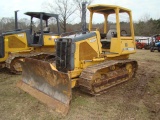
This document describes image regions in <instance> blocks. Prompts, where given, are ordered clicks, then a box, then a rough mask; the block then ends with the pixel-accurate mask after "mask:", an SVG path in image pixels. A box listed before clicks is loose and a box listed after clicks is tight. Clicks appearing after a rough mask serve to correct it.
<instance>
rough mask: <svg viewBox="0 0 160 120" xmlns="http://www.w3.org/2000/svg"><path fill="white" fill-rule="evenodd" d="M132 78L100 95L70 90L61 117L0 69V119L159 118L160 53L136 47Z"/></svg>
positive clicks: (141, 119)
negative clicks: (67, 110) (68, 109)
mask: <svg viewBox="0 0 160 120" xmlns="http://www.w3.org/2000/svg"><path fill="white" fill-rule="evenodd" d="M130 58H131V59H136V60H137V61H138V64H139V68H138V71H137V74H136V76H135V78H133V79H132V80H130V81H128V82H125V83H124V84H120V85H118V86H115V87H112V88H110V89H108V92H107V93H105V94H103V95H100V96H94V97H93V96H89V95H87V94H84V93H82V92H81V91H79V90H78V89H74V90H73V96H72V97H73V98H72V102H71V106H70V111H69V113H68V115H67V116H61V115H60V114H59V113H56V112H55V111H54V110H52V109H51V108H49V107H47V106H46V105H45V104H43V103H41V102H39V101H38V100H37V99H35V98H33V97H31V96H30V95H29V94H27V93H25V92H23V91H22V90H20V89H19V88H17V87H16V83H17V81H19V80H20V79H21V75H12V74H10V73H9V72H8V71H7V70H6V69H2V70H1V71H0V120H61V119H63V120H75V119H76V120H160V53H158V52H157V51H155V52H154V53H151V52H150V51H149V50H137V53H136V54H134V55H131V57H130Z"/></svg>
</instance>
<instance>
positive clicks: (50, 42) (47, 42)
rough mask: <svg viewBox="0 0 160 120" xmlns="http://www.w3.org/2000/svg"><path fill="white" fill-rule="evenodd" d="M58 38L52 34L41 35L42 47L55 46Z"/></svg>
mask: <svg viewBox="0 0 160 120" xmlns="http://www.w3.org/2000/svg"><path fill="white" fill-rule="evenodd" d="M56 38H59V36H58V35H54V34H43V40H44V46H55V39H56Z"/></svg>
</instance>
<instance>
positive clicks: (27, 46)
mask: <svg viewBox="0 0 160 120" xmlns="http://www.w3.org/2000/svg"><path fill="white" fill-rule="evenodd" d="M25 14H26V15H28V16H30V18H31V22H30V23H31V24H30V29H26V30H22V29H18V28H15V30H13V31H8V32H5V33H2V35H1V36H0V68H3V67H7V68H9V69H10V70H11V72H13V73H16V74H19V73H21V71H22V68H21V65H20V63H19V60H23V58H26V57H33V58H37V59H47V57H48V56H50V54H52V56H53V53H54V52H55V42H54V40H55V38H59V36H60V35H59V34H60V32H59V22H58V15H57V14H50V13H44V12H27V13H25ZM35 18H36V19H39V21H40V24H39V29H40V30H38V31H36V30H35V29H34V24H33V19H35ZM49 18H55V20H56V21H57V27H56V29H55V30H54V31H55V32H56V33H53V32H51V31H50V29H49V25H48V21H49ZM15 21H16V22H17V19H16V20H15ZM44 23H45V24H44Z"/></svg>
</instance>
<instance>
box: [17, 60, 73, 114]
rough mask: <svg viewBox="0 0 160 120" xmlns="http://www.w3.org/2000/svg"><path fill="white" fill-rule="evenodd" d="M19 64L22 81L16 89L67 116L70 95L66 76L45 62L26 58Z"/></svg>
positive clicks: (69, 82) (69, 83) (69, 84)
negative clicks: (18, 88)
mask: <svg viewBox="0 0 160 120" xmlns="http://www.w3.org/2000/svg"><path fill="white" fill-rule="evenodd" d="M21 64H22V81H20V82H19V83H18V84H17V85H18V87H20V88H21V89H23V90H24V91H26V92H28V93H29V94H31V95H32V96H34V97H36V98H37V99H39V100H40V101H42V102H44V103H46V104H47V105H49V106H51V107H54V108H55V109H56V110H57V111H58V112H61V113H62V114H64V115H65V114H67V112H68V110H69V103H70V100H71V95H72V93H71V81H70V79H69V76H68V74H66V73H63V72H59V71H57V70H55V69H54V68H53V66H52V65H51V64H50V63H49V62H47V61H41V60H36V59H32V58H26V59H25V62H22V63H21ZM48 102H49V103H48Z"/></svg>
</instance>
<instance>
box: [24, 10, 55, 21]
mask: <svg viewBox="0 0 160 120" xmlns="http://www.w3.org/2000/svg"><path fill="white" fill-rule="evenodd" d="M24 14H26V15H29V16H31V17H35V18H39V19H40V15H41V14H43V18H42V19H43V20H48V19H49V18H50V17H55V18H57V19H58V14H51V13H45V12H26V13H24Z"/></svg>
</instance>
